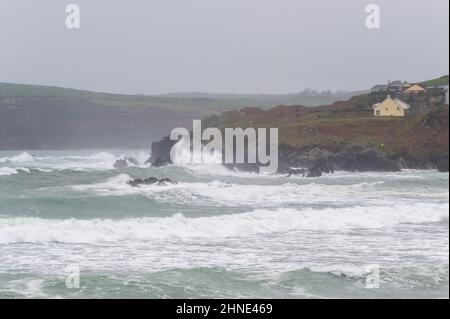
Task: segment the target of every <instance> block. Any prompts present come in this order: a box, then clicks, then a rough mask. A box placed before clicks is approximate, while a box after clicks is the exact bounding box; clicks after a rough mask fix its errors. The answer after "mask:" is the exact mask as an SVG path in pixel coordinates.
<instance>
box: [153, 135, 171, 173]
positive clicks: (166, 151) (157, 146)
mask: <svg viewBox="0 0 450 319" xmlns="http://www.w3.org/2000/svg"><path fill="white" fill-rule="evenodd" d="M176 143H177V141H172V140H171V139H170V138H169V136H166V137H164V138H163V139H162V140H161V141H158V142H153V143H152V154H151V156H150V158H149V159H148V160H147V162H146V164H152V166H155V167H160V166H164V165H167V164H172V160H171V159H170V149H171V148H172V146H174V145H175V144H176Z"/></svg>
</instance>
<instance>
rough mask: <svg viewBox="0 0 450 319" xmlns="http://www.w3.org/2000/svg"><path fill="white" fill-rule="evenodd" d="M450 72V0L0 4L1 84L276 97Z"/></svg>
mask: <svg viewBox="0 0 450 319" xmlns="http://www.w3.org/2000/svg"><path fill="white" fill-rule="evenodd" d="M70 3H74V4H78V5H79V8H80V22H81V24H80V29H68V28H66V25H65V19H66V13H65V7H66V5H67V4H70ZM370 3H375V4H377V5H379V7H380V28H379V29H368V28H367V27H366V24H365V20H366V17H367V13H366V11H365V10H366V6H367V5H368V4H370ZM448 73H449V1H448V0H368V1H365V0H343V1H336V0H127V1H122V0H67V1H64V0H39V1H35V0H0V82H12V83H27V84H40V85H55V86H63V87H71V88H78V89H88V90H94V91H101V92H111V93H128V94H161V93H168V92H211V93H266V94H274V93H291V92H299V91H301V90H303V89H306V88H314V89H317V90H327V89H331V90H359V89H366V88H370V87H371V86H372V85H374V84H382V83H385V82H387V80H388V79H392V80H394V79H401V80H408V81H422V80H426V79H430V78H435V77H439V76H442V75H445V74H448Z"/></svg>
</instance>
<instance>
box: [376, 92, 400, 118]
mask: <svg viewBox="0 0 450 319" xmlns="http://www.w3.org/2000/svg"><path fill="white" fill-rule="evenodd" d="M408 109H409V105H408V104H406V103H405V102H403V101H401V100H400V99H395V100H394V99H392V98H391V96H390V95H388V96H387V98H386V100H384V101H383V102H381V103H378V104H375V105H374V106H373V115H375V116H405V111H406V110H408Z"/></svg>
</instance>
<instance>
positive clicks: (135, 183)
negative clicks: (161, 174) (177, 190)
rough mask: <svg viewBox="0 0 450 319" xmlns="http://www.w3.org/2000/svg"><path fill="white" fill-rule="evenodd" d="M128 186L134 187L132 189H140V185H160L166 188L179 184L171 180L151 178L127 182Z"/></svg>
mask: <svg viewBox="0 0 450 319" xmlns="http://www.w3.org/2000/svg"><path fill="white" fill-rule="evenodd" d="M127 183H128V185H130V186H132V187H139V186H140V185H153V184H156V185H160V186H164V185H174V184H177V182H175V181H172V180H171V179H170V178H160V179H158V178H156V177H149V178H145V179H142V178H137V179H133V180H131V181H128V182H127Z"/></svg>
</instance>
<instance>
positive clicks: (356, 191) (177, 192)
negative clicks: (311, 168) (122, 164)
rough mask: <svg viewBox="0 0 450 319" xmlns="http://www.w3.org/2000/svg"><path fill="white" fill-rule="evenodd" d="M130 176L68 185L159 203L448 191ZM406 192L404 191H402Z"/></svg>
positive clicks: (385, 200)
mask: <svg viewBox="0 0 450 319" xmlns="http://www.w3.org/2000/svg"><path fill="white" fill-rule="evenodd" d="M132 179H133V178H132V177H131V176H129V175H127V174H120V175H117V176H115V177H112V178H110V179H108V180H106V181H105V182H101V183H95V184H82V185H73V186H70V188H71V189H73V190H75V191H81V192H91V193H94V194H95V195H97V196H127V195H141V196H145V197H148V198H149V199H151V200H153V201H155V202H160V203H179V204H189V205H192V204H194V205H204V206H220V207H235V206H252V207H279V206H280V205H281V206H283V205H290V204H305V205H308V204H314V203H317V204H324V203H328V204H333V205H345V206H348V204H352V203H353V204H354V205H356V204H360V203H364V204H370V203H376V204H377V205H380V204H386V205H387V204H389V203H393V202H394V203H395V202H398V201H411V197H414V198H416V199H417V198H422V199H424V200H426V201H429V200H431V201H448V192H442V191H441V192H428V193H424V192H423V191H422V190H420V191H414V190H409V189H407V190H402V189H381V188H380V186H381V185H383V184H384V183H385V182H384V181H373V182H356V183H354V184H348V185H347V184H344V185H337V184H330V183H328V184H327V183H319V182H318V180H307V181H302V182H300V183H299V182H298V181H295V180H291V181H290V180H288V179H286V180H285V183H283V184H268V183H264V182H263V181H262V182H259V183H258V181H255V182H253V183H251V184H250V183H249V182H248V181H246V183H236V182H233V183H227V182H222V181H219V180H215V181H211V182H189V183H187V182H181V183H178V184H175V185H166V186H160V185H143V186H141V187H131V186H130V185H128V184H127V182H128V181H129V180H132ZM405 192H406V193H405Z"/></svg>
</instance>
